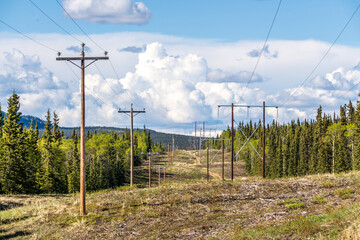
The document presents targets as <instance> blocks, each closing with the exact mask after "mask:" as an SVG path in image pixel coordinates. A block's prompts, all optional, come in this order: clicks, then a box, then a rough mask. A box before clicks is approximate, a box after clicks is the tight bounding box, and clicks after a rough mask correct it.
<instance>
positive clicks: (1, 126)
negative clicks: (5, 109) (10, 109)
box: [0, 103, 4, 139]
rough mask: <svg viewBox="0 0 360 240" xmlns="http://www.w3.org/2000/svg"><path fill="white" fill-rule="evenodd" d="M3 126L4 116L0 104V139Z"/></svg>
mask: <svg viewBox="0 0 360 240" xmlns="http://www.w3.org/2000/svg"><path fill="white" fill-rule="evenodd" d="M3 126H4V116H3V114H2V111H1V103H0V139H1V138H2V128H3Z"/></svg>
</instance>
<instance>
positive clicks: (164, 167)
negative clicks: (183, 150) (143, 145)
mask: <svg viewBox="0 0 360 240" xmlns="http://www.w3.org/2000/svg"><path fill="white" fill-rule="evenodd" d="M165 183H166V167H165V166H164V184H165Z"/></svg>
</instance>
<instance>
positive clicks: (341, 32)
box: [280, 4, 360, 106]
mask: <svg viewBox="0 0 360 240" xmlns="http://www.w3.org/2000/svg"><path fill="white" fill-rule="evenodd" d="M359 8H360V4H359V5H358V6H357V8H356V9H355V11H354V13H353V14H352V15H351V17H350V18H349V20H348V21H347V22H346V24H345V26H344V27H343V28H342V29H341V31H340V33H339V34H338V35H337V37H336V38H335V40H334V41H333V43H332V44H331V46H330V47H329V48H328V50H327V51H326V52H325V54H324V56H323V57H322V58H321V59H320V61H319V62H318V64H316V66H315V67H314V69H313V70H312V71H311V72H310V74H309V75H308V76H307V77H306V78H305V80H304V81H303V82H302V83H301V84H300V86H299V87H298V88H296V89H295V90H294V91H293V92H292V93H291V94H290V96H289V97H288V98H287V99H286V101H285V102H284V103H283V104H281V105H280V106H283V105H285V104H286V103H287V102H288V101H289V100H290V99H291V98H292V97H293V96H294V94H295V93H296V92H297V91H298V90H299V89H300V88H301V87H302V86H304V84H305V83H306V82H307V81H308V80H309V79H310V77H311V76H312V74H313V73H314V72H315V71H316V69H317V68H318V67H319V66H320V64H321V63H322V61H323V60H324V59H325V57H326V56H327V55H328V54H329V52H330V50H331V49H332V48H333V46H334V45H335V43H336V42H337V40H338V39H339V38H340V36H341V35H342V34H343V32H344V31H345V29H346V27H347V26H348V25H349V23H350V22H351V20H352V19H353V17H354V16H355V14H356V12H357V11H358V10H359Z"/></svg>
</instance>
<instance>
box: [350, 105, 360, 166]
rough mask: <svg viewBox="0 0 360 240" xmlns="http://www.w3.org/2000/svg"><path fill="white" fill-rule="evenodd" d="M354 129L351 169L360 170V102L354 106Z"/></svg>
mask: <svg viewBox="0 0 360 240" xmlns="http://www.w3.org/2000/svg"><path fill="white" fill-rule="evenodd" d="M354 123H355V129H354V135H353V138H354V151H353V155H354V159H353V164H352V168H353V170H360V102H359V101H358V102H357V104H356V111H355V117H354Z"/></svg>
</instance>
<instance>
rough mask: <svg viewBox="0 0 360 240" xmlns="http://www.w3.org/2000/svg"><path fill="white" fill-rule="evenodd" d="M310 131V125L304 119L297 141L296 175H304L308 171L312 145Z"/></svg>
mask: <svg viewBox="0 0 360 240" xmlns="http://www.w3.org/2000/svg"><path fill="white" fill-rule="evenodd" d="M311 136H312V131H311V126H310V125H309V123H308V122H307V121H306V119H305V122H304V124H303V125H302V130H301V134H300V142H299V145H300V146H299V165H298V175H300V176H301V175H305V174H307V173H308V172H309V159H310V158H311V147H312V139H311Z"/></svg>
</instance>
